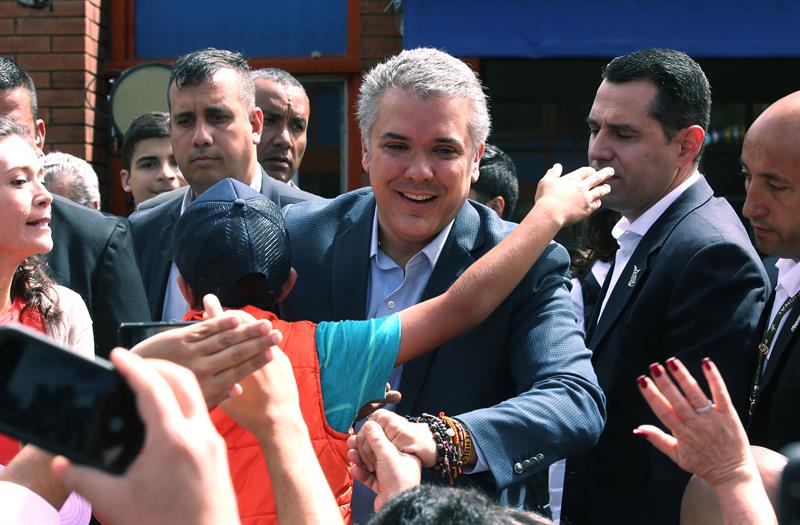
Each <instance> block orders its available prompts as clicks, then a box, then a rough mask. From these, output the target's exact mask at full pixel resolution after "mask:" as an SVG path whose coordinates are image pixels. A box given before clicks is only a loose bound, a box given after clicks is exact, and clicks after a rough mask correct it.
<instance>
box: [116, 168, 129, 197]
mask: <svg viewBox="0 0 800 525" xmlns="http://www.w3.org/2000/svg"><path fill="white" fill-rule="evenodd" d="M119 183H120V185H121V186H122V191H124V192H125V193H130V192H131V172H130V171H128V170H125V169H122V170H119Z"/></svg>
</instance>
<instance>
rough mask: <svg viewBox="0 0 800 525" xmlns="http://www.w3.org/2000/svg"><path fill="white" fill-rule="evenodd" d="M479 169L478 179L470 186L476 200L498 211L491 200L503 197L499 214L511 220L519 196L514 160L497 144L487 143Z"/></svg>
mask: <svg viewBox="0 0 800 525" xmlns="http://www.w3.org/2000/svg"><path fill="white" fill-rule="evenodd" d="M479 171H480V176H479V177H478V180H477V181H476V182H474V183H473V184H472V187H471V188H470V189H471V190H472V192H474V196H475V200H477V201H478V202H480V203H481V204H486V205H487V206H489V207H490V208H492V209H494V210H495V211H498V209H497V208H495V206H493V205H492V203H491V201H493V200H494V199H497V197H502V198H503V204H502V213H499V214H498V215H500V217H501V218H503V219H505V220H510V219H511V217H512V216H513V214H514V208H516V206H517V199H518V198H519V182H518V181H517V168H516V167H515V166H514V161H512V160H511V157H509V156H508V155H507V154H506V153H505V152H504V151H503V150H501V149H500V148H498V147H497V146H494V145H492V144H486V150H485V151H484V152H483V156H482V157H481V162H480V168H479ZM498 204H499V203H498Z"/></svg>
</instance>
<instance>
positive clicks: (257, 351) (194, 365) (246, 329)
mask: <svg viewBox="0 0 800 525" xmlns="http://www.w3.org/2000/svg"><path fill="white" fill-rule="evenodd" d="M204 305H205V307H206V308H205V309H206V314H205V315H206V320H205V321H202V322H199V323H195V324H192V325H189V326H185V327H182V328H176V329H174V330H168V331H166V332H161V333H160V334H156V335H154V336H153V337H151V338H149V339H145V340H144V341H142V342H141V343H139V344H137V345H136V346H134V347H133V348H132V349H131V351H132V352H134V353H136V354H138V355H139V356H141V357H148V358H158V359H165V360H168V361H172V362H173V363H177V364H179V365H181V366H183V367H186V368H188V369H189V370H191V371H192V372H194V374H195V376H197V380H198V381H199V383H200V388H201V390H202V391H203V396H204V397H205V399H206V403H207V405H208V406H209V407H213V406H216V405H217V404H218V403H220V402H221V401H223V400H224V399H226V398H228V397H229V396H230V395H231V394H236V393H238V392H240V391H241V387H239V386H238V384H237V382H238V381H241V380H242V379H244V378H245V377H247V376H249V375H250V374H251V373H253V372H254V371H255V370H258V369H259V368H261V367H262V366H264V365H265V364H266V363H267V362H268V360H269V358H270V355H269V353H268V350H269V348H270V347H271V346H272V345H274V344H278V342H279V337H280V336H279V335H276V333H277V331H276V330H273V329H272V324H271V323H270V322H269V321H267V320H264V319H262V320H256V319H254V318H253V317H252V316H251V315H250V314H248V313H246V312H242V311H239V310H228V311H226V312H223V311H222V307H221V306H220V305H219V301H218V300H217V298H216V297H214V296H213V295H208V296H206V297H205V299H204Z"/></svg>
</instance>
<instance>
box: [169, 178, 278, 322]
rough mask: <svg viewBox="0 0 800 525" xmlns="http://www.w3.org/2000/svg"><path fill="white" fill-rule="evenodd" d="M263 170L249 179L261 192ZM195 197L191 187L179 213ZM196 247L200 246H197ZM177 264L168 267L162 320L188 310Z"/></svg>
mask: <svg viewBox="0 0 800 525" xmlns="http://www.w3.org/2000/svg"><path fill="white" fill-rule="evenodd" d="M263 173H264V172H263V171H261V166H260V165H259V167H258V168H257V169H256V174H255V176H254V177H253V180H252V181H250V187H251V188H253V189H254V190H256V191H257V192H259V193H261V180H262V179H261V177H262V174H263ZM196 198H197V195H196V194H195V192H194V190H192V188H191V187H189V189H188V190H187V191H186V193H184V194H183V203H182V204H181V215H183V212H185V211H186V208H188V207H189V205H191V204H192V203H193V202H194V200H195V199H196ZM198 249H202V247H200V246H198ZM180 273H181V272H179V271H178V266H177V265H176V264H175V261H174V260H173V261H172V264H171V265H170V267H169V277H167V289H166V291H165V292H164V308H163V309H162V310H161V320H162V321H168V322H169V321H180V320H181V319H183V316H184V314H186V312H188V311H189V303H187V302H186V299H184V298H183V294H182V293H181V289H180V288H178V275H179V274H180Z"/></svg>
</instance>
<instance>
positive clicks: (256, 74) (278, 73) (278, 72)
mask: <svg viewBox="0 0 800 525" xmlns="http://www.w3.org/2000/svg"><path fill="white" fill-rule="evenodd" d="M250 76H251V77H252V78H253V80H254V81H255V80H258V79H264V80H272V81H273V82H277V83H278V84H280V85H282V86H294V87H298V88H300V89H302V90H303V92H304V93H305V91H306V88H304V87H303V84H301V83H300V81H299V80H297V79H296V78H294V76H293V75H292V74H291V73H289V72H288V71H286V70H284V69H280V68H277V67H265V68H261V69H256V70H254V71H253V72H252V73H251V74H250Z"/></svg>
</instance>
